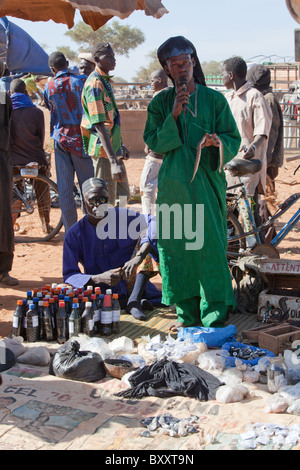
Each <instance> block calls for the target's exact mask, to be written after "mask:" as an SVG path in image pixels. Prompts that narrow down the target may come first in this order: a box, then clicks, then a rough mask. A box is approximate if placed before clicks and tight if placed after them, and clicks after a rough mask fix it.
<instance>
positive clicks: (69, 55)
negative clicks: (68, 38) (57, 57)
mask: <svg viewBox="0 0 300 470" xmlns="http://www.w3.org/2000/svg"><path fill="white" fill-rule="evenodd" d="M57 50H58V51H59V52H62V53H63V54H64V56H65V57H66V59H67V60H68V61H69V62H75V63H78V62H79V59H78V57H77V56H78V54H77V53H76V52H75V51H73V50H72V49H71V48H70V47H69V46H59V47H58V48H57Z"/></svg>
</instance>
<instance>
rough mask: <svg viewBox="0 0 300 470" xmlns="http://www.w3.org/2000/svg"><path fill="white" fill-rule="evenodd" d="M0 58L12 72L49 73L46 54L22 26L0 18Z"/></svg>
mask: <svg viewBox="0 0 300 470" xmlns="http://www.w3.org/2000/svg"><path fill="white" fill-rule="evenodd" d="M0 59H1V60H2V61H3V62H5V63H6V65H7V67H8V69H9V70H10V72H12V73H28V72H31V73H33V74H35V75H51V70H50V68H49V65H48V54H46V52H45V51H44V50H43V49H42V47H41V46H40V45H39V44H38V43H37V42H36V41H35V40H34V39H33V38H32V37H31V36H30V35H29V34H28V33H26V32H25V31H24V30H23V29H22V28H20V27H19V26H17V25H16V24H14V23H12V22H11V21H9V20H8V19H7V18H5V17H4V18H0Z"/></svg>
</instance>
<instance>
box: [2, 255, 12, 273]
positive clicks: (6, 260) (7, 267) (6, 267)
mask: <svg viewBox="0 0 300 470" xmlns="http://www.w3.org/2000/svg"><path fill="white" fill-rule="evenodd" d="M13 259H14V254H13V252H11V253H9V252H5V251H0V275H1V274H5V273H9V272H10V271H11V268H12V264H13Z"/></svg>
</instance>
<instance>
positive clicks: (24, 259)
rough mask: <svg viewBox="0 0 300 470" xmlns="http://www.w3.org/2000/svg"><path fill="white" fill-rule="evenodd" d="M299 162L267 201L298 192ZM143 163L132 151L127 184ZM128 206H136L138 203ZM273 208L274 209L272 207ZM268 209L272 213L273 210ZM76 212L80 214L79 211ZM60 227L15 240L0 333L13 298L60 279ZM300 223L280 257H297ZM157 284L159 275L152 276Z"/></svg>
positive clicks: (5, 330)
mask: <svg viewBox="0 0 300 470" xmlns="http://www.w3.org/2000/svg"><path fill="white" fill-rule="evenodd" d="M295 154H296V152H294V153H291V152H290V153H287V154H286V157H287V156H292V155H295ZM299 164H300V160H298V161H297V160H296V161H292V162H286V161H285V163H284V165H283V167H282V168H281V169H280V172H279V175H278V178H277V180H276V194H275V196H274V198H272V200H271V201H270V203H271V204H273V207H274V209H275V207H276V206H277V205H278V204H280V203H282V202H283V201H284V200H285V199H286V198H287V197H289V196H291V195H292V194H294V193H296V192H300V170H299V172H298V173H297V174H296V175H294V174H293V173H294V170H295V169H296V168H297V166H298V165H299ZM143 166H144V155H134V156H132V158H131V159H130V160H128V161H127V162H126V168H127V172H128V177H129V182H130V185H135V186H136V188H139V179H140V175H141V171H142V169H143ZM130 207H132V208H135V209H136V210H139V209H140V207H141V206H140V204H134V205H131V206H130ZM298 208H299V203H296V204H295V205H294V206H293V208H292V209H291V210H289V211H288V212H287V213H286V214H285V215H284V216H283V217H282V218H281V219H280V220H279V221H278V223H277V228H279V227H282V225H283V223H285V222H286V221H287V220H288V219H289V218H290V216H291V215H292V214H293V213H294V212H295V211H296V210H297V209H298ZM273 212H274V210H273ZM273 212H272V213H273ZM79 216H80V214H79ZM63 237H64V231H63V229H62V230H61V232H60V233H59V234H58V235H57V236H56V237H55V238H54V239H53V240H51V241H50V242H47V243H29V244H26V243H18V244H16V246H15V257H14V263H13V269H12V271H11V273H10V274H11V275H12V276H14V277H16V278H18V279H19V281H20V283H19V285H18V286H16V287H2V286H1V287H0V337H5V336H7V335H10V334H11V327H12V317H13V311H14V309H15V307H16V304H17V300H18V299H23V298H25V296H26V291H27V290H32V289H33V288H35V287H36V288H38V287H41V286H43V285H45V284H51V283H60V282H62V250H63ZM299 241H300V224H299V223H298V224H297V226H296V228H294V229H293V230H292V231H291V232H290V233H289V234H288V236H287V237H286V239H285V240H284V241H283V242H282V243H281V244H280V246H279V247H278V251H279V253H280V257H281V258H286V259H295V260H296V259H300V243H299ZM153 282H154V283H156V284H157V285H158V286H159V285H160V276H157V277H156V278H154V280H153Z"/></svg>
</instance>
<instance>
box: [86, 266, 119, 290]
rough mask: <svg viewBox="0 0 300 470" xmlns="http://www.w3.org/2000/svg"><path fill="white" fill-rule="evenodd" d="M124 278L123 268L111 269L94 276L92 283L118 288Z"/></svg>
mask: <svg viewBox="0 0 300 470" xmlns="http://www.w3.org/2000/svg"><path fill="white" fill-rule="evenodd" d="M121 277H122V270H121V268H117V269H110V270H109V271H106V272H105V273H101V274H95V275H94V276H92V281H93V282H94V283H95V284H107V285H108V286H111V287H114V286H116V285H117V284H118V283H119V282H120V280H121Z"/></svg>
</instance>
